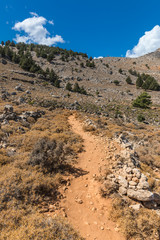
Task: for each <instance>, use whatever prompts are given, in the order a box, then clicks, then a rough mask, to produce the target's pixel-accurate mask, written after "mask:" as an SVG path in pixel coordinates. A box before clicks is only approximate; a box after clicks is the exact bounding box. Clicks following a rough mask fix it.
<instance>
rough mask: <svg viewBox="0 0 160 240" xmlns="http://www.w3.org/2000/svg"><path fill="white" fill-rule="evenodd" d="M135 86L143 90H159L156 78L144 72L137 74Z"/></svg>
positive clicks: (159, 86)
mask: <svg viewBox="0 0 160 240" xmlns="http://www.w3.org/2000/svg"><path fill="white" fill-rule="evenodd" d="M136 86H137V87H141V88H143V89H145V90H147V89H148V90H153V91H159V90H160V85H159V84H158V82H157V80H156V79H155V78H154V77H152V76H150V75H148V74H144V73H143V74H141V75H139V76H138V78H137V81H136Z"/></svg>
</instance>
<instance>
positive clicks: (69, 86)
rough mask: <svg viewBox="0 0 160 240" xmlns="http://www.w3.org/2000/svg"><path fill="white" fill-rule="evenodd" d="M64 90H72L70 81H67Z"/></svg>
mask: <svg viewBox="0 0 160 240" xmlns="http://www.w3.org/2000/svg"><path fill="white" fill-rule="evenodd" d="M66 90H68V91H72V84H71V83H70V82H68V83H67V85H66Z"/></svg>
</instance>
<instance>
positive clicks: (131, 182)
mask: <svg viewBox="0 0 160 240" xmlns="http://www.w3.org/2000/svg"><path fill="white" fill-rule="evenodd" d="M129 185H130V186H137V183H136V182H134V181H129Z"/></svg>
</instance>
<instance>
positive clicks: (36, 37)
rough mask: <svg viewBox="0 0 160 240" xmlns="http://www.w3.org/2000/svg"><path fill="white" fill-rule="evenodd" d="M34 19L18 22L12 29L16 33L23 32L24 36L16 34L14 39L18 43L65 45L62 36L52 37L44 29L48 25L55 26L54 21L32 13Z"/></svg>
mask: <svg viewBox="0 0 160 240" xmlns="http://www.w3.org/2000/svg"><path fill="white" fill-rule="evenodd" d="M30 14H31V15H32V17H30V18H27V19H25V20H24V21H22V22H17V23H16V24H15V25H14V27H13V28H12V29H13V30H15V31H18V32H23V33H24V34H22V35H20V34H16V38H15V39H14V40H15V41H16V42H25V43H32V42H33V43H38V44H43V45H48V46H50V45H54V44H56V43H58V42H60V43H64V40H63V38H62V37H61V36H60V35H55V36H50V33H49V32H48V31H47V29H46V28H45V27H44V25H46V24H47V23H49V24H51V25H53V24H54V23H53V21H48V20H47V19H46V18H44V17H40V16H38V14H37V13H34V12H31V13H30Z"/></svg>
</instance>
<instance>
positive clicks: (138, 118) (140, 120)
mask: <svg viewBox="0 0 160 240" xmlns="http://www.w3.org/2000/svg"><path fill="white" fill-rule="evenodd" d="M137 120H138V122H143V121H145V117H144V116H143V115H142V114H139V115H138V116H137Z"/></svg>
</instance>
